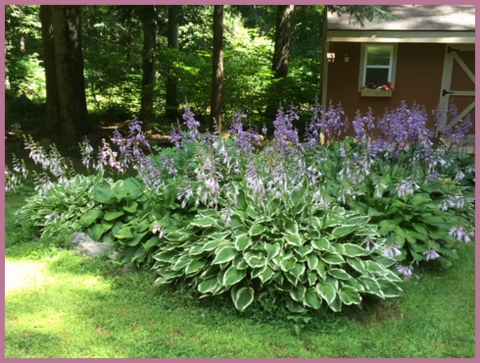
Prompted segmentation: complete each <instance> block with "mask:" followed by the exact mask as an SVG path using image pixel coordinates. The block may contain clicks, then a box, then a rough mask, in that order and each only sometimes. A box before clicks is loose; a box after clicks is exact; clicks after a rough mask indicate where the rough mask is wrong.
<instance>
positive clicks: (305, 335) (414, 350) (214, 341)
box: [5, 195, 475, 358]
mask: <svg viewBox="0 0 480 363" xmlns="http://www.w3.org/2000/svg"><path fill="white" fill-rule="evenodd" d="M22 203H23V197H22V196H21V195H8V196H7V199H6V241H5V242H6V256H5V275H6V277H5V279H6V281H5V283H6V286H5V288H6V293H5V320H6V321H5V355H6V357H7V358H27V357H31V358H54V357H62V358H63V357H65V358H121V357H122V358H147V357H148V358H171V357H179V358H180V357H196V358H210V357H223V358H233V357H249V358H302V357H305V358H321V357H331V358H334V357H335V358H342V357H356V358H360V357H362V358H375V357H379V358H389V357H394V358H414V357H418V358H422V357H424V358H450V357H451V358H467V357H474V354H475V294H474V291H475V286H474V274H475V256H474V255H475V249H474V244H473V243H471V244H468V245H459V247H458V254H459V257H460V258H459V260H457V261H455V262H454V265H453V266H452V267H451V268H450V269H448V270H445V271H437V270H433V269H432V270H428V271H423V272H421V273H420V275H419V278H418V279H415V278H414V279H413V280H411V281H409V282H406V283H405V284H403V286H402V287H403V289H404V294H403V295H402V296H401V297H400V298H398V299H395V300H387V301H384V302H381V301H372V302H369V303H368V304H366V305H365V306H363V308H362V310H360V309H358V308H355V309H350V310H346V311H344V312H342V313H340V314H333V313H332V314H327V315H325V314H318V315H317V316H315V317H314V318H313V319H312V321H310V324H309V325H308V326H307V327H304V328H303V329H301V330H300V331H298V330H296V329H295V328H294V324H293V323H292V322H291V320H289V319H288V318H287V316H286V315H285V314H283V315H282V313H281V311H280V310H278V311H279V313H278V314H270V315H269V314H267V313H265V311H261V310H256V307H255V306H253V307H252V309H247V311H246V312H244V313H238V312H237V311H235V310H234V309H233V308H232V307H231V305H232V304H230V303H228V304H227V302H226V301H228V300H222V299H213V300H212V299H209V300H201V301H198V300H195V299H194V298H192V297H190V296H189V293H188V290H186V289H185V288H180V287H177V289H174V288H169V287H163V288H161V287H157V286H154V285H153V284H152V276H151V275H150V274H149V273H148V272H142V271H133V272H129V273H125V272H123V271H122V269H121V268H119V267H117V266H111V265H109V263H108V262H107V261H100V260H88V259H87V258H85V257H80V256H77V255H75V253H74V251H68V250H62V249H57V248H54V247H48V246H44V245H42V244H34V243H31V238H29V236H28V235H26V234H25V232H24V231H21V230H18V229H16V228H15V227H14V225H13V218H14V216H13V211H14V210H15V209H16V208H18V207H19V206H21V205H22Z"/></svg>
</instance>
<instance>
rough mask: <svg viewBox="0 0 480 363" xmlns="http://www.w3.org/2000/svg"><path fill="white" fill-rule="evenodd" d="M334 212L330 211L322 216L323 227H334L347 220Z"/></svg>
mask: <svg viewBox="0 0 480 363" xmlns="http://www.w3.org/2000/svg"><path fill="white" fill-rule="evenodd" d="M333 213H334V212H330V213H328V214H325V215H324V216H323V218H322V229H323V228H327V227H333V226H338V225H341V224H343V223H344V222H345V219H344V218H343V217H342V216H339V215H335V214H333Z"/></svg>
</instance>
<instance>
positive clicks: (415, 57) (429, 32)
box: [322, 5, 475, 144]
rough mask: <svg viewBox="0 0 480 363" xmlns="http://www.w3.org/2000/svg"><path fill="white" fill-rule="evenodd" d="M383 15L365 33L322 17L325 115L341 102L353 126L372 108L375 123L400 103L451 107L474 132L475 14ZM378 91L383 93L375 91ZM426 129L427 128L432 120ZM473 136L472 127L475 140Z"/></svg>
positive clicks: (464, 10) (395, 9)
mask: <svg viewBox="0 0 480 363" xmlns="http://www.w3.org/2000/svg"><path fill="white" fill-rule="evenodd" d="M389 10H390V12H391V14H392V15H393V17H391V18H387V19H381V20H377V21H366V22H365V23H364V24H363V26H362V25H360V24H358V23H357V24H355V23H354V22H352V21H351V20H350V19H349V18H348V16H342V17H339V16H338V15H336V14H330V13H329V14H328V18H327V34H326V44H325V45H324V47H325V48H324V49H325V52H324V53H323V54H324V57H325V58H324V60H325V61H324V62H323V64H324V68H323V83H322V88H323V92H322V106H323V107H324V109H325V107H326V106H328V103H329V102H330V101H331V102H332V103H334V104H337V103H339V102H340V103H341V104H342V107H343V109H344V110H345V114H346V116H347V117H348V118H349V119H350V120H352V119H353V118H354V117H355V114H356V112H357V110H358V111H360V112H361V113H362V114H365V113H366V111H367V110H368V107H371V108H372V110H373V111H374V114H375V115H381V114H383V112H384V111H385V109H386V108H388V109H393V108H396V107H397V106H399V104H400V102H401V101H406V102H407V103H408V104H409V105H411V104H413V103H414V102H415V103H416V104H417V105H421V106H425V107H426V109H427V111H428V112H430V111H431V110H434V109H435V108H436V107H437V106H438V105H440V106H441V107H443V108H445V107H447V106H448V104H449V102H453V103H454V104H455V105H456V106H457V107H458V116H459V117H460V118H461V117H464V116H465V115H467V114H470V117H471V119H472V121H473V124H474V125H475V112H474V111H475V6H473V5H451V6H450V5H449V6H446V5H441V6H429V5H418V6H417V5H395V6H389ZM384 84H385V85H386V86H385V87H383V88H389V89H387V90H383V89H382V90H379V91H377V89H375V88H377V87H380V88H381V87H382V86H383V85H384ZM392 85H393V87H392ZM367 87H370V88H367ZM390 88H393V89H390ZM430 122H431V124H430V126H431V127H433V122H434V120H433V117H432V118H431V120H430ZM474 134H475V126H474V127H473V129H472V130H471V137H472V139H473V140H474ZM472 144H473V143H472Z"/></svg>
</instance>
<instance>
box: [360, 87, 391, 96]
mask: <svg viewBox="0 0 480 363" xmlns="http://www.w3.org/2000/svg"><path fill="white" fill-rule="evenodd" d="M392 94H393V90H392V89H387V90H383V89H381V90H376V89H372V88H364V89H362V91H361V96H362V97H392Z"/></svg>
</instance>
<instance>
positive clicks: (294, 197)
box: [290, 183, 307, 205]
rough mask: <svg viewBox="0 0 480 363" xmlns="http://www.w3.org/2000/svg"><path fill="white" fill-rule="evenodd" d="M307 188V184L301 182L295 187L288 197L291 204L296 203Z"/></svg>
mask: <svg viewBox="0 0 480 363" xmlns="http://www.w3.org/2000/svg"><path fill="white" fill-rule="evenodd" d="M306 189H307V184H306V183H305V184H302V185H301V186H300V187H299V188H295V189H294V190H293V191H292V193H291V194H290V199H291V200H292V203H293V205H297V204H298V203H299V202H300V201H301V200H302V198H303V195H304V194H305V190H306Z"/></svg>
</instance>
